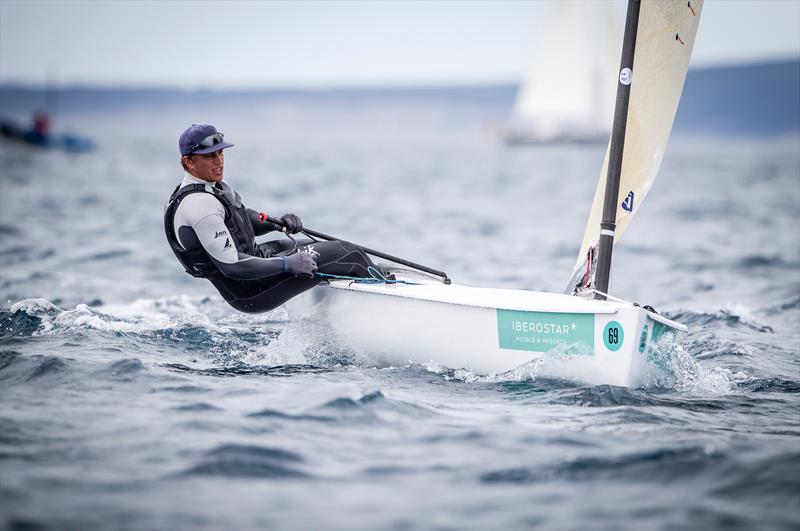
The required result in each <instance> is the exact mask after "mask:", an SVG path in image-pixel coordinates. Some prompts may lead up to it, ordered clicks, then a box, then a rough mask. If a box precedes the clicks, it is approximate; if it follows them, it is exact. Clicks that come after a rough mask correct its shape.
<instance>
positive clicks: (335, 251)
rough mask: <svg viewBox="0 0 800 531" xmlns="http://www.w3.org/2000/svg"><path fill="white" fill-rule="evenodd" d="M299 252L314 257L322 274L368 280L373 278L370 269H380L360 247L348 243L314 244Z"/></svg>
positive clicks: (328, 242) (329, 242)
mask: <svg viewBox="0 0 800 531" xmlns="http://www.w3.org/2000/svg"><path fill="white" fill-rule="evenodd" d="M299 251H300V252H306V253H311V254H312V255H313V256H314V260H315V261H316V262H317V271H318V272H320V273H327V274H329V275H343V276H351V277H365V278H367V277H371V276H372V274H370V272H369V271H368V268H370V267H374V268H375V269H376V270H377V269H378V268H377V267H376V266H375V264H374V263H373V262H372V260H370V258H369V256H367V254H366V253H365V252H364V251H362V250H361V248H360V247H357V246H355V245H353V244H352V243H348V242H343V241H324V242H314V243H312V244H309V245H305V246H303V247H300V248H299Z"/></svg>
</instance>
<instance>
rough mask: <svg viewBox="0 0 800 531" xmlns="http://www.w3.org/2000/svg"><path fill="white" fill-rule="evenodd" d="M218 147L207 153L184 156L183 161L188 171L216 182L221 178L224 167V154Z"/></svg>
mask: <svg viewBox="0 0 800 531" xmlns="http://www.w3.org/2000/svg"><path fill="white" fill-rule="evenodd" d="M223 151H224V150H222V149H220V150H219V151H215V152H214V153H208V154H207V155H192V156H191V157H188V156H184V157H183V163H184V164H186V167H187V168H188V169H189V173H191V174H192V175H194V176H195V177H197V178H198V179H202V180H204V181H208V182H212V183H218V182H220V181H221V180H222V174H223V171H224V169H225V154H224V153H223Z"/></svg>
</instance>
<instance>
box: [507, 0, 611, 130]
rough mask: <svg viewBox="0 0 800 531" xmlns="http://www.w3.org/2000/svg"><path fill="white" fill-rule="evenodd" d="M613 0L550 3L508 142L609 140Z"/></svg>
mask: <svg viewBox="0 0 800 531" xmlns="http://www.w3.org/2000/svg"><path fill="white" fill-rule="evenodd" d="M616 8H617V4H616V2H611V1H605V2H597V1H570V2H563V1H562V2H558V1H553V2H550V5H549V17H548V19H547V20H548V24H546V25H545V27H544V29H543V31H542V32H541V33H540V35H541V38H540V39H539V41H538V45H537V48H536V61H535V62H534V64H533V66H532V67H531V69H530V70H529V72H528V75H527V77H526V79H525V81H524V82H523V84H522V85H521V86H520V90H519V93H518V94H517V100H516V102H515V104H514V110H513V117H512V119H511V120H510V123H509V125H508V127H507V130H506V133H505V140H506V142H507V143H509V144H539V143H552V142H578V143H584V142H590V143H595V142H597V143H604V142H608V138H609V135H610V133H611V122H612V120H613V111H614V101H615V96H616V79H615V76H614V75H613V73H614V72H616V70H617V66H618V64H619V54H620V42H621V40H622V34H621V32H620V30H619V28H620V23H619V20H617V19H618V18H619V17H617V16H616V15H617V14H618V13H617V9H616Z"/></svg>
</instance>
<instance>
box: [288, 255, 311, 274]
mask: <svg viewBox="0 0 800 531" xmlns="http://www.w3.org/2000/svg"><path fill="white" fill-rule="evenodd" d="M316 270H317V263H316V262H315V261H314V258H312V257H311V253H294V254H292V255H289V256H284V257H283V271H284V272H285V273H291V274H293V275H294V276H296V277H313V276H314V271H316Z"/></svg>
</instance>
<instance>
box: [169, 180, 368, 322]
mask: <svg viewBox="0 0 800 531" xmlns="http://www.w3.org/2000/svg"><path fill="white" fill-rule="evenodd" d="M164 229H165V232H166V236H167V240H168V241H169V243H170V247H171V248H172V250H173V252H174V253H175V256H176V257H177V258H178V260H179V261H180V262H181V264H182V265H183V266H184V269H186V272H187V273H189V274H190V275H193V276H196V277H201V278H207V279H208V280H209V281H211V283H212V284H213V285H214V287H216V288H217V290H218V291H219V292H220V294H221V295H222V296H223V297H224V298H225V300H226V301H227V302H228V303H229V304H230V305H231V306H233V307H234V308H236V309H237V310H239V311H242V312H248V313H258V312H266V311H269V310H272V309H274V308H276V307H278V306H280V305H281V304H283V303H284V302H286V301H287V300H289V299H291V298H292V297H294V296H296V295H299V294H300V293H302V292H304V291H306V290H308V289H310V288H312V287H314V286H316V285H317V284H319V283H320V282H322V281H323V280H324V279H323V278H321V277H318V276H315V277H314V278H309V277H299V276H295V275H293V274H291V273H289V272H286V271H285V267H286V266H285V260H284V258H283V257H284V256H287V255H289V254H292V253H294V252H308V253H311V254H312V256H313V257H314V259H315V261H316V263H317V271H318V272H320V273H327V274H332V275H346V276H355V277H369V276H370V272H369V271H368V268H369V267H375V265H374V264H373V263H372V261H371V260H370V259H369V257H368V256H367V255H366V254H365V253H364V251H362V250H361V249H360V248H359V247H357V246H355V245H353V244H350V243H347V242H342V241H322V242H316V241H311V240H307V239H304V240H302V241H298V242H297V243H295V242H293V241H291V240H288V239H287V240H281V241H269V242H265V243H261V244H258V243H256V241H255V237H256V236H260V235H263V234H266V233H268V232H270V231H274V230H277V229H278V227H276V226H275V225H274V224H272V223H269V222H262V221H259V220H258V213H257V212H255V211H254V210H250V209H248V208H246V207H245V206H244V205H243V204H242V202H241V198H240V197H239V194H237V193H236V192H235V191H234V190H233V189H232V188H231V187H230V186H228V185H227V184H223V183H219V184H217V185H216V186H214V185H213V184H211V183H209V182H206V181H202V180H200V179H197V178H195V177H193V176H191V175H189V174H188V173H187V174H185V176H184V179H183V181H182V182H181V184H180V185H179V186H178V188H176V189H175V192H174V193H173V194H172V197H170V200H169V202H168V203H167V206H166V208H165V212H164Z"/></svg>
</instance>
